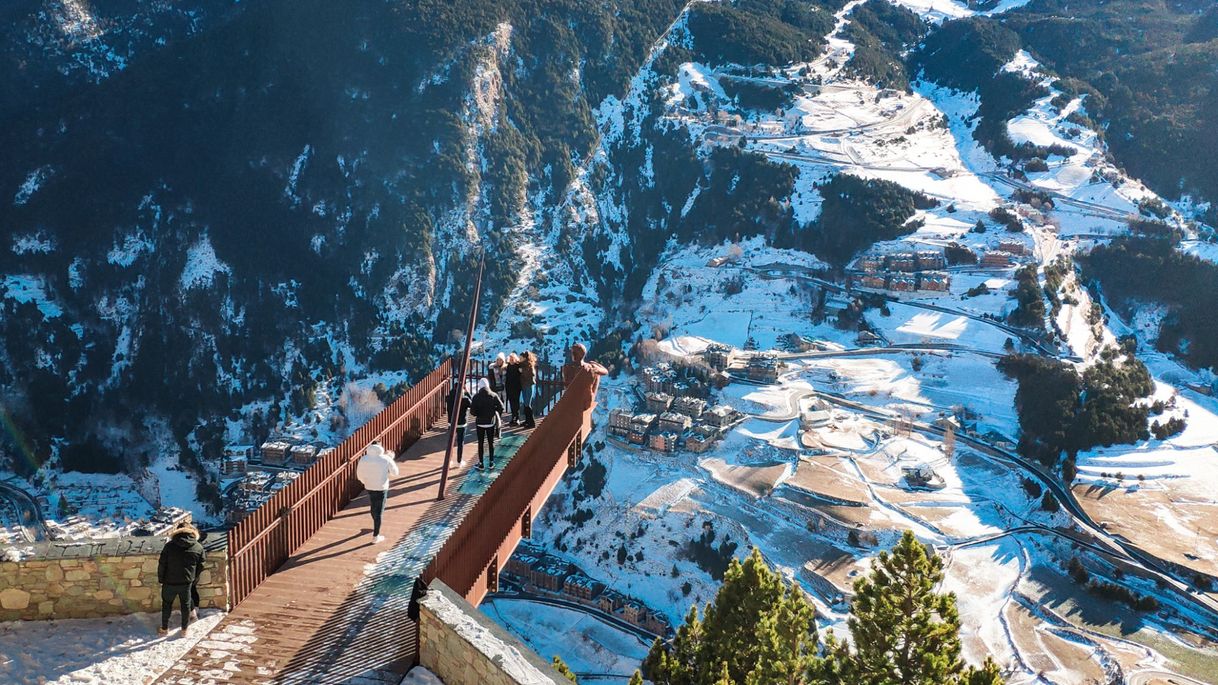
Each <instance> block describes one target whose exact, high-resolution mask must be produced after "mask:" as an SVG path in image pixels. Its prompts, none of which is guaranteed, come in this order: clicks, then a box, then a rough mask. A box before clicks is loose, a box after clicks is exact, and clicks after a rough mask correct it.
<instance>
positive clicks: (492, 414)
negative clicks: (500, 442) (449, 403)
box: [469, 378, 503, 470]
mask: <svg viewBox="0 0 1218 685" xmlns="http://www.w3.org/2000/svg"><path fill="white" fill-rule="evenodd" d="M469 410H470V413H472V414H473V415H474V427H475V428H476V429H477V431H478V469H479V470H481V469H483V468H485V466H483V463H482V454H483V451H482V443H483V441H484V440H485V441H486V446H487V451H488V452H489V453H490V458H491V459H490V466H492V467H493V466H494V465H495V429H496V426H498V423H499V414H501V413H502V412H503V402H502V401H500V399H499V396H498V395H496V394H495V393H493V392H491V384H490V382H489V381H487V380H486V379H485V378H483V379H482V380H480V381H478V392H476V393H474V397H473V399H472V400H470V403H469Z"/></svg>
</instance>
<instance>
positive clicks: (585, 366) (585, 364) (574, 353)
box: [562, 343, 609, 406]
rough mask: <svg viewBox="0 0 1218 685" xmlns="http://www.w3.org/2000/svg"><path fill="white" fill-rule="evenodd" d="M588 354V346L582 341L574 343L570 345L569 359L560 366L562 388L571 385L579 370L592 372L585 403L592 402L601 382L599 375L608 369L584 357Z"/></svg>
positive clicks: (589, 403) (605, 373)
mask: <svg viewBox="0 0 1218 685" xmlns="http://www.w3.org/2000/svg"><path fill="white" fill-rule="evenodd" d="M587 356H588V348H586V347H584V346H583V344H582V343H575V344H574V345H572V346H571V361H569V362H567V363H566V364H563V367H562V384H563V387H564V388H569V387H571V383H573V382H574V381H575V379H576V377H578V376H579V372H580V371H587V372H588V373H590V374H592V383H591V384H590V385H589V386H588V393H587V397H586V398H585V399H586V400H587V404H588V405H589V406H590V405H591V404H592V400H593V398H595V397H596V391H597V389H598V388H599V387H600V384H601V376H605V375H607V374H608V373H609V369H606V368H605V367H604V366H602V365H600V364H598V363H596V362H594V361H589V360H587V359H586V357H587Z"/></svg>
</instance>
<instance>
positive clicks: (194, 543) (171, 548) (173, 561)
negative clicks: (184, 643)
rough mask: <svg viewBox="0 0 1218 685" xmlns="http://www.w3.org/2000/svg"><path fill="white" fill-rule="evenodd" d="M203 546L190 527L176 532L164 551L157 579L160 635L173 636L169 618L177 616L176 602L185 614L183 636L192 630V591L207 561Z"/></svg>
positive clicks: (195, 531)
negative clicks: (170, 630)
mask: <svg viewBox="0 0 1218 685" xmlns="http://www.w3.org/2000/svg"><path fill="white" fill-rule="evenodd" d="M205 554H206V553H205V552H204V551H203V545H200V544H199V531H198V530H196V529H195V527H194V526H192V525H190V524H189V523H183V524H181V525H179V526H178V527H177V528H175V529H174V530H173V532H172V534H171V535H170V538H169V542H166V543H165V547H164V548H163V549H162V550H161V558H160V561H159V563H158V564H157V571H156V579H157V582H159V583H160V584H161V627H160V628H159V629H158V630H157V633H158V634H160V635H164V634H165V633H167V632H169V615H170V614H172V613H173V602H174V600H177V601H178V605H179V607H180V608H181V612H182V635H183V636H185V635H186V630H187V628H188V627H189V626H190V590H191V587H192V586H193V585H194V584H195V581H196V580H197V579H198V577H199V574H200V573H202V572H203V560H204V558H205Z"/></svg>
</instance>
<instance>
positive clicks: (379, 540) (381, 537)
mask: <svg viewBox="0 0 1218 685" xmlns="http://www.w3.org/2000/svg"><path fill="white" fill-rule="evenodd" d="M384 541H385V536H384V535H378V536H376V537H374V538H372V542H373V544H377V545H379V544H381V543H382V542H384Z"/></svg>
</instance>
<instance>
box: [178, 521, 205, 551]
mask: <svg viewBox="0 0 1218 685" xmlns="http://www.w3.org/2000/svg"><path fill="white" fill-rule="evenodd" d="M172 542H173V543H174V544H176V545H178V546H179V547H186V548H189V547H192V546H194V545H197V544H199V530H198V529H197V528H195V527H194V526H191V525H185V526H181V527H179V528H178V529H177V530H175V531H173V538H172Z"/></svg>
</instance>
